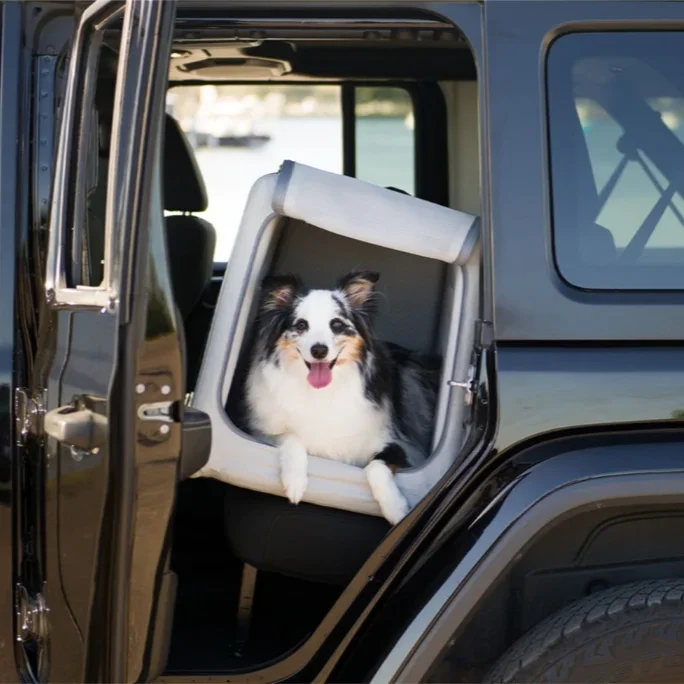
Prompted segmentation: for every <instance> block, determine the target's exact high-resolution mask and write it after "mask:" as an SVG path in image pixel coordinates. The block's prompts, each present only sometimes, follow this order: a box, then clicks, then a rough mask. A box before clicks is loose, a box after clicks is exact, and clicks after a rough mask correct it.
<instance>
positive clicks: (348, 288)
mask: <svg viewBox="0 0 684 684" xmlns="http://www.w3.org/2000/svg"><path fill="white" fill-rule="evenodd" d="M378 278H379V275H378V274H377V273H374V272H372V271H354V272H352V273H349V274H347V275H346V276H344V277H342V278H340V280H339V281H338V283H337V287H336V288H335V289H334V290H311V291H309V292H307V293H304V292H303V291H302V285H301V282H300V281H299V279H298V278H296V277H294V276H276V277H269V278H267V279H266V280H265V281H264V284H263V287H264V298H263V301H262V305H261V312H260V335H261V336H262V339H263V342H264V344H263V346H264V347H265V348H266V351H267V353H268V354H270V355H273V356H274V357H275V358H276V359H277V362H278V363H280V364H283V365H284V366H287V367H288V369H291V370H292V372H299V373H301V374H302V376H304V377H306V379H307V380H308V382H309V384H310V385H311V386H312V387H314V388H316V389H321V388H323V387H326V386H328V385H329V384H330V383H331V382H333V380H334V369H335V368H336V367H338V368H340V367H343V366H345V365H346V364H352V363H362V362H363V361H364V360H365V357H366V355H367V353H368V347H369V344H370V342H371V318H372V315H373V313H374V311H375V283H376V282H377V281H378Z"/></svg>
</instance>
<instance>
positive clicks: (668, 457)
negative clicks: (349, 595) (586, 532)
mask: <svg viewBox="0 0 684 684" xmlns="http://www.w3.org/2000/svg"><path fill="white" fill-rule="evenodd" d="M636 439H638V440H639V441H638V442H635V443H631V444H619V445H604V446H594V447H588V448H578V449H573V450H571V451H566V452H564V453H560V454H557V455H556V456H554V457H552V458H549V459H547V460H544V461H542V462H540V463H537V464H535V465H533V466H531V467H530V468H529V470H527V471H526V472H525V473H523V474H522V475H520V476H519V477H518V478H516V479H515V480H513V481H512V482H511V483H510V484H509V485H508V486H507V487H506V488H505V489H504V490H502V491H501V492H500V493H499V495H498V496H497V497H496V498H495V499H494V500H493V501H492V502H491V503H490V504H489V506H487V508H486V509H485V510H484V511H482V513H480V515H479V516H478V518H477V521H479V522H480V524H482V523H483V522H484V523H485V524H484V526H483V529H482V531H481V532H480V534H479V536H478V538H477V540H476V541H475V543H474V545H473V546H472V547H471V548H470V549H469V551H468V552H467V553H466V554H465V555H464V557H463V558H462V559H461V561H460V562H459V563H458V565H456V567H455V568H454V569H453V571H452V572H451V574H450V575H449V576H448V577H447V579H446V580H445V581H444V583H443V584H442V585H441V586H440V588H439V589H438V590H437V591H436V592H435V594H434V595H433V596H432V598H431V599H430V600H428V601H427V602H426V604H425V605H424V606H423V608H422V609H421V610H420V612H419V613H418V614H417V615H416V617H415V618H414V619H413V621H412V622H411V623H410V625H409V626H408V628H407V629H406V630H405V631H404V633H403V634H402V635H401V636H400V637H399V639H398V640H397V641H396V643H395V644H394V646H393V648H392V650H391V651H390V653H389V654H388V656H387V658H386V659H385V660H384V661H383V662H382V663H381V665H380V667H379V668H378V670H377V671H376V673H375V675H374V676H373V679H372V680H371V681H372V682H373V684H380V683H381V682H383V683H384V682H390V681H391V682H395V681H397V682H399V681H403V682H419V681H424V677H425V674H426V673H427V671H428V669H429V668H430V666H431V665H432V663H433V662H434V661H435V659H436V658H437V656H438V655H439V654H440V653H441V652H442V650H443V649H444V648H445V647H446V646H447V645H448V643H449V640H450V639H451V638H452V636H453V635H454V633H455V632H456V631H457V630H458V629H459V628H460V627H461V626H463V625H465V624H466V623H467V620H468V619H469V617H470V615H472V614H473V611H475V610H477V607H478V605H479V603H480V601H481V600H482V598H483V597H484V595H485V593H486V592H487V590H488V589H489V587H491V585H492V584H493V583H494V582H495V581H496V580H497V579H498V578H499V577H500V576H501V575H502V574H504V573H505V572H506V571H507V569H508V568H509V567H510V565H511V564H512V563H514V562H515V560H516V558H517V557H518V556H519V555H520V553H521V551H522V550H524V548H525V547H527V546H528V545H529V544H530V543H531V542H532V541H533V540H534V539H535V538H536V537H537V536H538V535H540V534H542V533H544V532H545V531H547V530H548V528H549V526H552V525H554V524H556V523H559V522H562V521H563V520H565V519H567V518H568V517H570V516H575V515H578V514H579V513H582V512H585V511H587V510H592V509H595V508H616V509H617V508H621V507H624V506H627V505H635V504H636V505H649V504H663V503H666V504H674V505H677V504H684V458H683V457H684V443H682V442H679V441H670V442H663V441H655V442H654V441H650V440H648V439H646V440H644V439H643V434H642V435H639V436H638V437H637V438H636ZM533 450H534V449H532V450H531V451H533Z"/></svg>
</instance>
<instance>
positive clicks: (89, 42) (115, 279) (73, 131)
mask: <svg viewBox="0 0 684 684" xmlns="http://www.w3.org/2000/svg"><path fill="white" fill-rule="evenodd" d="M125 12H126V5H125V4H121V5H118V6H116V5H110V4H105V5H104V7H103V6H102V4H101V3H95V4H93V5H91V6H89V7H88V8H87V9H86V10H85V11H84V13H83V15H82V17H81V20H80V25H79V28H78V30H77V32H76V35H75V41H74V46H73V50H72V53H71V57H70V59H71V64H70V65H69V73H68V81H67V90H66V92H65V94H64V103H65V104H64V111H63V113H62V121H61V123H60V126H59V138H58V147H57V153H56V164H55V181H54V191H53V197H52V203H51V207H50V232H49V242H48V255H47V261H46V266H47V268H46V278H45V289H46V295H47V299H48V302H49V304H50V305H51V306H52V307H54V308H70V307H80V308H86V309H93V308H99V309H104V310H107V311H112V312H113V311H115V310H116V309H117V307H118V301H119V296H120V278H119V271H120V255H119V254H118V250H117V245H118V244H119V238H120V235H119V233H120V231H119V229H118V227H117V220H116V219H117V217H116V213H115V209H114V206H113V205H114V202H115V199H116V198H115V193H116V190H117V188H116V185H115V184H114V183H113V182H112V180H111V179H114V178H115V177H116V172H117V169H118V166H119V160H118V159H117V158H116V155H113V156H111V157H110V159H109V173H108V175H109V178H110V181H109V183H108V187H107V205H106V218H105V240H104V264H103V267H104V268H103V278H102V281H101V283H100V284H98V285H82V284H75V285H71V284H70V283H69V279H68V276H67V273H68V270H72V269H73V267H74V266H75V265H76V264H77V263H78V261H74V256H75V254H74V250H78V249H79V248H80V244H81V241H82V239H83V235H84V231H85V216H86V197H85V192H83V190H84V189H85V185H86V177H87V163H86V162H87V156H88V140H89V136H91V135H92V134H93V131H92V130H91V129H92V125H93V117H91V116H89V112H90V111H91V110H92V106H93V104H94V100H95V87H94V82H95V79H96V77H97V69H98V65H99V59H100V53H101V49H102V46H103V44H104V41H103V40H102V33H101V32H102V31H103V30H104V29H106V28H108V27H109V26H110V25H111V24H113V23H115V22H116V21H118V20H119V19H121V18H122V17H124V15H125ZM121 35H122V38H123V36H124V32H123V30H122V32H121ZM121 53H122V54H121V57H120V59H121V61H122V62H125V60H126V54H127V49H126V46H124V45H123V43H122V48H121ZM122 75H123V72H122V71H121V69H120V70H119V73H118V74H117V81H116V90H115V92H116V95H115V106H114V121H115V122H116V121H117V120H118V125H117V123H114V125H113V129H112V145H114V143H115V136H116V135H117V133H116V131H117V128H118V126H120V125H121V117H120V115H119V113H118V108H119V106H118V104H117V103H118V101H119V99H120V95H121V92H122V88H123V87H124V84H123V83H121V82H120V80H119V79H120V78H121V77H122ZM77 86H80V87H81V88H80V92H78V93H75V92H74V90H75V88H76V87H77ZM95 134H96V135H97V131H95ZM71 181H74V182H73V187H70V186H71V184H72V183H71ZM67 255H70V257H67ZM77 272H78V273H79V276H80V275H81V274H80V268H78V269H77ZM72 273H73V270H72Z"/></svg>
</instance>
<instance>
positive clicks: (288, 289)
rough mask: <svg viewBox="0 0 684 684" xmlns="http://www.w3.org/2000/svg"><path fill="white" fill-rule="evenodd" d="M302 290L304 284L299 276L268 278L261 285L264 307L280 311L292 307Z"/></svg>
mask: <svg viewBox="0 0 684 684" xmlns="http://www.w3.org/2000/svg"><path fill="white" fill-rule="evenodd" d="M301 289H302V282H301V280H300V279H299V278H297V276H294V275H282V276H266V278H264V280H263V281H262V283H261V290H262V292H263V307H264V308H266V309H279V308H284V307H288V306H292V303H293V302H294V300H295V297H296V296H297V295H298V294H299V293H300V291H301Z"/></svg>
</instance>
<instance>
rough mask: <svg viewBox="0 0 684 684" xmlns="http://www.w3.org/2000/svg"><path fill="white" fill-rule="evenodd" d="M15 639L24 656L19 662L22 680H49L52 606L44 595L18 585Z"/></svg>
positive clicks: (45, 683) (45, 682) (43, 682)
mask: <svg viewBox="0 0 684 684" xmlns="http://www.w3.org/2000/svg"><path fill="white" fill-rule="evenodd" d="M14 608H15V614H16V627H15V640H16V643H17V645H19V647H20V649H21V650H20V652H21V653H22V654H23V657H21V658H20V659H19V662H18V663H17V665H18V667H19V671H20V673H21V674H22V681H32V682H39V684H47V682H49V681H50V609H49V608H48V605H47V602H46V601H45V597H44V596H43V594H41V593H40V592H38V593H37V594H33V595H32V594H29V592H28V590H27V589H26V587H24V586H23V585H22V584H17V585H16V588H15V594H14Z"/></svg>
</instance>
